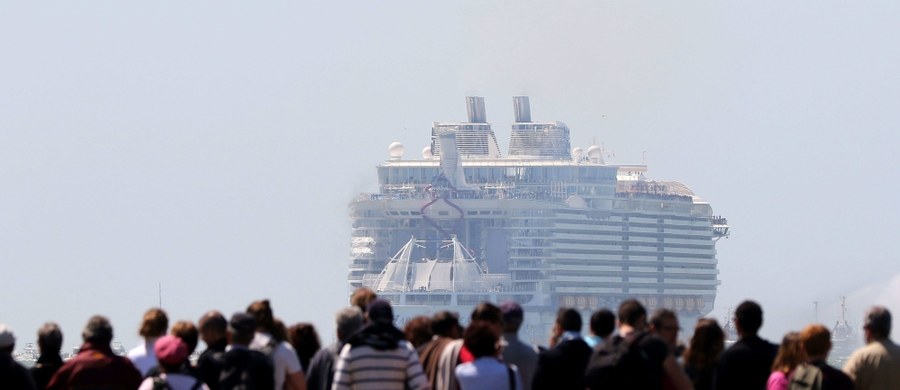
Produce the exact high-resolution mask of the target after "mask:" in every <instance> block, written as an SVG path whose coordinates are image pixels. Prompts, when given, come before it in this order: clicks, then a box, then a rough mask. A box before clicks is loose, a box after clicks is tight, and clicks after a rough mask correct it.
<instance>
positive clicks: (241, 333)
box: [228, 312, 256, 345]
mask: <svg viewBox="0 0 900 390" xmlns="http://www.w3.org/2000/svg"><path fill="white" fill-rule="evenodd" d="M228 329H229V330H230V331H231V343H232V344H240V345H248V344H250V342H251V341H253V336H254V333H255V332H256V320H255V319H254V318H253V316H251V315H249V314H247V313H241V312H237V313H234V314H232V315H231V320H230V321H228Z"/></svg>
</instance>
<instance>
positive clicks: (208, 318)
mask: <svg viewBox="0 0 900 390" xmlns="http://www.w3.org/2000/svg"><path fill="white" fill-rule="evenodd" d="M197 324H198V325H199V326H200V338H201V339H202V340H203V342H204V343H206V345H212V344H214V343H216V342H219V341H220V340H222V339H223V338H225V336H226V335H227V334H228V320H226V319H225V316H223V315H222V313H219V312H217V311H215V310H212V311H209V312H207V313H206V314H204V315H203V317H200V321H197Z"/></svg>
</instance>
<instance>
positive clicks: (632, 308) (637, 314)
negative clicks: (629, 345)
mask: <svg viewBox="0 0 900 390" xmlns="http://www.w3.org/2000/svg"><path fill="white" fill-rule="evenodd" d="M619 325H620V326H621V325H627V326H630V327H632V328H634V329H635V330H639V331H640V330H644V329H645V328H646V327H647V309H645V308H644V305H642V304H641V303H640V302H638V301H637V300H636V299H626V300H624V301H622V303H621V304H619Z"/></svg>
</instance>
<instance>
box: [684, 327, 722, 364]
mask: <svg viewBox="0 0 900 390" xmlns="http://www.w3.org/2000/svg"><path fill="white" fill-rule="evenodd" d="M724 349H725V331H724V330H723V329H722V327H721V326H719V323H718V322H716V320H714V319H712V318H701V319H699V320H697V326H696V327H695V328H694V336H693V337H691V341H690V343H689V345H688V349H687V351H685V352H684V361H685V362H686V363H689V364H690V365H691V366H693V367H695V368H697V369H698V370H701V371H702V370H705V369H707V368H710V367H713V366H714V365H715V364H716V360H717V359H718V358H719V355H720V354H721V353H722V351H723V350H724Z"/></svg>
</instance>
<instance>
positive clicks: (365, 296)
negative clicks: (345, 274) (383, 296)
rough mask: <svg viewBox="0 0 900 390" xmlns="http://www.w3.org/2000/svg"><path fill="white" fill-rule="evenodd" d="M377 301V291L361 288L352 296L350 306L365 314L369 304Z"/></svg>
mask: <svg viewBox="0 0 900 390" xmlns="http://www.w3.org/2000/svg"><path fill="white" fill-rule="evenodd" d="M375 299H378V294H375V291H373V290H372V289H371V288H368V287H360V288H358V289H356V290H354V291H353V295H351V296H350V305H351V306H356V307H358V308H359V310H362V312H363V314H365V312H366V310H367V309H368V308H369V304H370V303H372V301H374V300H375Z"/></svg>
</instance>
